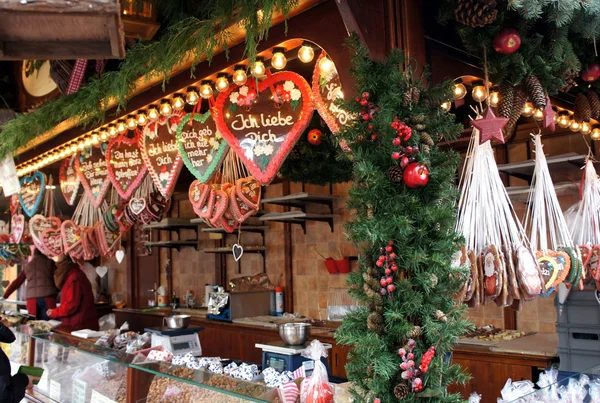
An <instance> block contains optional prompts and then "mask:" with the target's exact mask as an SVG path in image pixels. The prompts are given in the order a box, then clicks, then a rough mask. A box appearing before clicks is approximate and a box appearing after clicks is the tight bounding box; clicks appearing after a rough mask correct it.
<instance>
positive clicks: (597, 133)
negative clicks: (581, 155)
mask: <svg viewBox="0 0 600 403" xmlns="http://www.w3.org/2000/svg"><path fill="white" fill-rule="evenodd" d="M590 137H591V138H592V140H600V129H599V128H597V127H596V128H594V130H592V134H590Z"/></svg>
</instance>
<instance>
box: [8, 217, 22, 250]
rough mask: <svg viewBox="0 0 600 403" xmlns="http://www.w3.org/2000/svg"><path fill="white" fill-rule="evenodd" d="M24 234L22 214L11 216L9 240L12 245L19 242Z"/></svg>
mask: <svg viewBox="0 0 600 403" xmlns="http://www.w3.org/2000/svg"><path fill="white" fill-rule="evenodd" d="M24 232H25V216H24V215H23V214H13V215H12V217H11V218H10V238H11V242H12V243H19V242H21V238H23V233H24Z"/></svg>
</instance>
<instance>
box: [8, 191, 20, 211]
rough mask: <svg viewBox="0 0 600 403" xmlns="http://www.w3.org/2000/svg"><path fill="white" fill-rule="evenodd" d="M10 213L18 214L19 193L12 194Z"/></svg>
mask: <svg viewBox="0 0 600 403" xmlns="http://www.w3.org/2000/svg"><path fill="white" fill-rule="evenodd" d="M9 208H10V214H17V210H18V209H19V195H18V194H17V193H15V194H13V195H12V196H10V205H9Z"/></svg>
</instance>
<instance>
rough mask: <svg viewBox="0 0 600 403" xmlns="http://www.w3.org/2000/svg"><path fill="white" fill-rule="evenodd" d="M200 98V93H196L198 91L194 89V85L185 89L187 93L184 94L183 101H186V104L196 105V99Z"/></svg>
mask: <svg viewBox="0 0 600 403" xmlns="http://www.w3.org/2000/svg"><path fill="white" fill-rule="evenodd" d="M199 100H200V95H198V91H197V90H196V87H190V88H188V89H187V94H185V102H187V103H188V105H192V106H194V105H196V104H197V103H198V101H199Z"/></svg>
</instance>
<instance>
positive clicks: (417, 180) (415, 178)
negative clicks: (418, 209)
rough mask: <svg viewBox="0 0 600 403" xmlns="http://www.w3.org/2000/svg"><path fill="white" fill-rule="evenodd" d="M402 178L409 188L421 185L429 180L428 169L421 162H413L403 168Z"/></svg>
mask: <svg viewBox="0 0 600 403" xmlns="http://www.w3.org/2000/svg"><path fill="white" fill-rule="evenodd" d="M402 180H403V181H404V183H405V184H406V186H408V187H409V188H411V189H415V188H419V187H423V186H425V185H427V182H429V169H427V167H426V166H425V165H423V164H419V163H418V162H413V163H411V164H409V165H408V166H407V167H406V168H405V169H404V173H403V175H402Z"/></svg>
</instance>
